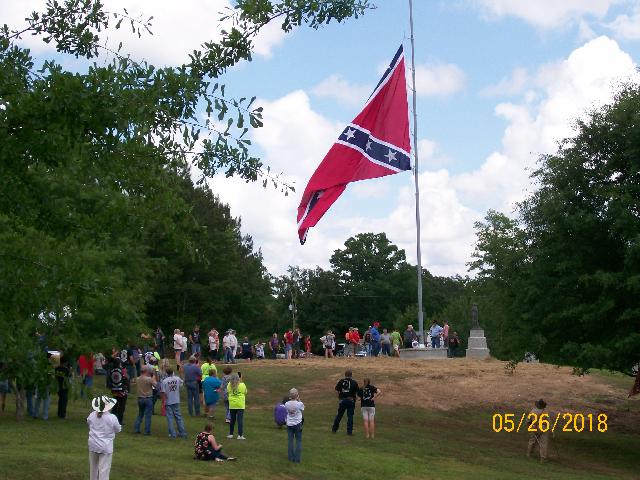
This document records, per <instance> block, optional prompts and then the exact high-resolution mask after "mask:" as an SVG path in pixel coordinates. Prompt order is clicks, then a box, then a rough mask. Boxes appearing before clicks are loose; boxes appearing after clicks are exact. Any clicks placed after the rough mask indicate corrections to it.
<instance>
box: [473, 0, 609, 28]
mask: <svg viewBox="0 0 640 480" xmlns="http://www.w3.org/2000/svg"><path fill="white" fill-rule="evenodd" d="M619 1H620V0H471V2H472V3H473V4H475V5H476V6H477V7H479V8H480V9H481V10H482V12H483V13H484V14H485V15H487V16H488V17H489V18H501V17H506V16H512V17H517V18H520V19H522V20H524V21H526V22H529V23H531V24H532V25H534V26H536V27H538V28H543V29H551V28H557V27H562V26H565V25H567V24H573V23H575V22H579V21H580V20H581V19H583V18H585V17H595V18H597V19H602V18H604V17H605V15H606V14H607V12H608V11H609V8H610V7H611V6H612V5H614V4H615V3H619Z"/></svg>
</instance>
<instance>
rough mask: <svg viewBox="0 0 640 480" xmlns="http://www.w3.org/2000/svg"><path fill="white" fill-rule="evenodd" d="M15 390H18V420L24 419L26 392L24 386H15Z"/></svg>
mask: <svg viewBox="0 0 640 480" xmlns="http://www.w3.org/2000/svg"><path fill="white" fill-rule="evenodd" d="M13 387H14V388H13V391H14V392H16V420H23V419H24V403H25V401H26V394H25V391H24V388H22V387H17V386H16V385H14V386H13Z"/></svg>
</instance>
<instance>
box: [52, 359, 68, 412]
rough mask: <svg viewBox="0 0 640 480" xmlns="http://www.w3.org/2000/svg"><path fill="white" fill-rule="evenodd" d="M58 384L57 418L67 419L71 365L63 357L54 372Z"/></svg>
mask: <svg viewBox="0 0 640 480" xmlns="http://www.w3.org/2000/svg"><path fill="white" fill-rule="evenodd" d="M54 374H55V377H56V380H57V382H58V417H59V418H66V417H67V403H68V402H69V382H70V380H71V365H70V364H69V359H68V358H67V357H66V356H65V355H63V356H62V358H61V359H60V365H58V366H57V367H56V368H55V371H54Z"/></svg>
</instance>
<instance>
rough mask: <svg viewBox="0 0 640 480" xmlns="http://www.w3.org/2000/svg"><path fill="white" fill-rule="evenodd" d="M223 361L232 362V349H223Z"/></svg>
mask: <svg viewBox="0 0 640 480" xmlns="http://www.w3.org/2000/svg"><path fill="white" fill-rule="evenodd" d="M224 363H233V349H232V348H229V347H227V348H225V349H224Z"/></svg>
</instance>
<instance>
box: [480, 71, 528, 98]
mask: <svg viewBox="0 0 640 480" xmlns="http://www.w3.org/2000/svg"><path fill="white" fill-rule="evenodd" d="M528 82H529V73H528V72H527V69H526V68H522V67H517V68H514V69H513V71H512V72H511V75H510V76H508V77H503V78H502V79H501V80H500V81H499V82H498V83H497V84H495V85H491V86H489V87H487V88H485V89H483V90H482V94H483V95H488V96H514V95H519V94H521V93H522V92H523V91H524V90H525V88H526V86H527V84H528Z"/></svg>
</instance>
